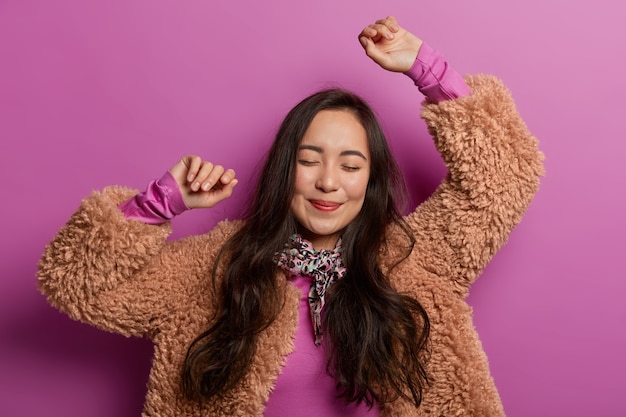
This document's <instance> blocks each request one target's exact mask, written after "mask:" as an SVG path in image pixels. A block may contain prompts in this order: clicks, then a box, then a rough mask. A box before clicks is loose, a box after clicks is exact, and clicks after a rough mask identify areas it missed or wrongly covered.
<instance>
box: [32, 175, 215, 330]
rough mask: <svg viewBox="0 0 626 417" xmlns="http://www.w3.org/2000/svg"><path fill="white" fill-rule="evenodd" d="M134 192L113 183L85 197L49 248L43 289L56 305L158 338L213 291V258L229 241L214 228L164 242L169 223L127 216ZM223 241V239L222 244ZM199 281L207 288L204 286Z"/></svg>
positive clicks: (83, 317)
mask: <svg viewBox="0 0 626 417" xmlns="http://www.w3.org/2000/svg"><path fill="white" fill-rule="evenodd" d="M135 193H136V192H135V191H132V190H129V189H126V188H122V187H108V188H105V189H104V190H103V191H102V192H94V193H93V194H92V195H91V196H89V197H87V198H86V199H84V200H83V201H82V203H81V205H80V207H79V209H78V210H77V211H76V213H74V215H73V216H72V217H71V218H70V220H69V221H68V222H67V224H66V225H65V226H64V227H63V228H61V230H60V231H59V232H58V233H57V235H56V236H55V237H54V239H53V240H52V241H51V242H50V243H49V244H48V245H47V246H46V248H45V250H44V253H43V255H42V257H41V259H40V262H39V269H38V278H39V282H38V284H39V288H40V290H41V291H42V293H43V294H44V295H46V296H47V298H48V301H49V302H50V304H52V305H53V306H54V307H56V308H58V309H59V310H61V311H63V312H65V313H66V314H68V315H69V316H70V317H72V318H74V319H76V320H80V321H83V322H86V323H90V324H93V325H95V326H97V327H99V328H102V329H104V330H108V331H112V332H116V333H121V334H123V335H127V336H131V335H135V336H148V337H154V336H155V334H156V333H157V332H158V331H159V330H160V329H162V328H163V326H166V325H168V323H176V320H172V318H173V317H174V316H176V315H177V314H179V315H184V311H180V310H181V306H186V305H187V302H186V301H184V300H188V299H190V297H189V293H190V292H194V291H197V292H198V293H201V294H203V296H201V295H199V294H198V295H196V296H195V297H194V298H195V299H196V300H198V302H203V303H210V301H209V300H205V299H204V298H206V297H207V296H209V292H210V291H208V289H210V288H207V287H210V286H207V282H210V273H211V271H210V269H209V268H208V266H209V265H210V263H209V262H208V261H207V259H211V258H214V257H215V256H216V253H217V251H218V250H219V248H220V247H221V243H223V239H222V238H221V236H220V233H219V230H220V228H219V227H217V228H216V230H217V231H216V232H215V233H210V234H206V235H201V236H191V237H188V238H185V239H181V240H178V241H172V242H166V239H167V237H168V236H169V234H170V233H171V227H170V224H169V223H164V224H161V225H148V224H145V223H143V222H140V221H137V220H128V219H126V218H125V217H124V215H123V213H122V212H121V211H120V210H119V208H118V205H119V204H120V203H121V202H123V201H126V200H128V199H129V198H130V197H132V196H133V195H134V194H135ZM218 241H219V242H218ZM199 286H203V288H202V291H200V290H199Z"/></svg>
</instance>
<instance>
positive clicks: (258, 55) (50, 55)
mask: <svg viewBox="0 0 626 417" xmlns="http://www.w3.org/2000/svg"><path fill="white" fill-rule="evenodd" d="M620 4H621V3H619V2H618V1H616V0H615V1H612V2H610V1H603V0H596V1H594V2H590V1H586V0H582V1H577V2H571V1H565V0H554V1H545V0H527V1H524V2H514V3H513V4H509V3H508V2H501V1H497V0H477V1H471V2H467V1H458V2H454V1H446V2H428V3H427V2H417V1H408V0H407V1H399V0H398V1H385V2H381V1H379V0H376V1H373V0H350V1H337V0H332V1H331V0H316V1H310V2H303V1H293V0H280V1H273V2H258V1H248V2H242V1H224V0H222V1H217V0H210V1H209V0H207V1H181V2H168V1H162V0H159V1H157V0H150V1H147V0H146V1H129V0H126V1H120V0H116V1H84V0H73V1H72V0H59V1H28V0H2V1H0V137H1V141H2V142H1V143H2V150H1V151H0V169H1V170H2V171H1V172H0V178H1V181H2V183H1V184H2V196H3V197H2V205H1V206H2V208H1V210H2V211H1V216H0V218H2V226H1V230H2V235H3V239H2V241H1V242H0V245H1V249H0V257H1V258H0V261H1V265H0V271H1V274H2V276H1V280H0V285H1V288H0V297H1V300H0V386H1V389H0V415H2V416H7V417H12V416H65V417H71V416H91V417H99V416H103V417H104V416H121V417H130V416H137V415H139V413H140V410H141V406H142V401H143V396H144V392H145V388H144V387H145V382H146V379H147V374H148V371H149V367H150V354H151V346H150V343H149V342H148V341H145V340H138V339H126V338H124V337H121V336H118V335H112V334H108V333H104V332H101V331H99V330H96V329H94V328H91V327H89V326H87V325H84V324H80V323H77V322H73V321H71V320H70V319H68V318H66V317H65V316H64V315H62V314H60V313H58V312H56V310H54V309H52V308H51V307H49V306H48V305H47V303H46V301H45V300H44V298H43V297H42V296H41V295H40V294H39V293H38V291H37V288H36V279H35V272H36V267H37V261H38V258H39V256H40V254H41V252H42V251H43V248H44V245H45V244H46V243H47V242H48V241H49V240H50V239H51V238H52V237H53V235H54V234H55V232H56V231H57V230H58V229H59V228H60V227H61V226H62V225H63V223H64V222H65V221H66V220H67V219H68V217H69V216H70V214H71V213H72V212H73V211H74V210H75V209H76V207H77V205H78V204H79V202H80V200H81V198H83V197H85V196H86V195H88V194H89V193H90V191H91V190H92V189H100V188H102V187H103V186H105V185H108V184H125V185H128V186H131V187H134V188H138V189H142V188H143V187H144V186H145V184H146V183H147V182H148V181H150V180H151V179H153V178H155V177H158V176H160V175H161V174H162V173H163V172H164V171H165V170H166V169H168V168H169V167H170V166H171V165H173V164H174V163H175V162H176V160H177V159H178V158H179V157H180V156H182V155H183V154H185V153H198V154H202V155H203V156H205V157H206V158H207V159H211V160H214V161H216V162H219V163H222V164H225V165H228V166H231V167H233V168H235V169H236V170H237V171H238V174H239V177H240V180H241V183H240V185H239V186H238V188H237V190H236V195H235V196H233V198H231V199H230V200H228V201H227V202H226V203H224V204H222V205H221V206H218V207H217V208H215V209H213V210H211V211H194V212H192V213H187V214H185V215H183V216H182V217H180V218H177V219H176V220H175V221H174V227H175V230H176V236H177V237H179V236H183V235H187V234H190V233H200V232H203V231H206V230H208V229H209V228H210V227H211V226H212V225H213V224H214V223H215V221H216V220H218V219H221V218H223V217H236V216H237V215H238V209H237V208H238V207H239V206H240V205H241V204H242V202H243V201H244V200H245V197H246V195H247V194H248V191H249V190H250V187H251V181H250V178H251V177H253V175H254V173H255V169H256V168H257V161H258V160H259V159H260V157H261V156H262V154H263V152H264V151H265V149H266V148H267V146H268V143H269V142H270V141H271V138H272V134H273V132H274V131H275V129H276V127H277V124H278V123H279V122H280V120H281V118H282V117H283V115H284V114H285V113H286V112H287V111H288V109H289V108H291V107H292V106H293V105H294V104H295V103H296V102H297V101H298V100H300V99H301V98H303V97H304V96H306V95H308V94H309V93H311V92H313V91H315V90H317V89H319V88H322V87H327V86H332V85H338V86H342V87H345V88H349V89H352V90H354V91H356V92H357V93H360V94H361V95H363V96H364V97H365V98H367V99H368V100H369V101H370V102H371V104H372V105H373V106H374V107H375V109H376V110H377V112H378V113H379V115H380V117H381V119H382V121H383V123H384V126H385V129H386V131H387V133H388V135H389V138H390V141H391V142H392V146H393V149H394V151H395V152H396V155H397V157H398V159H399V162H400V163H401V165H402V167H403V169H404V171H405V173H406V175H407V177H408V180H409V181H410V183H411V184H412V185H413V190H414V193H413V198H414V200H415V202H419V201H421V200H423V199H424V198H425V197H427V196H428V194H429V193H430V192H432V190H433V189H434V188H435V187H436V185H437V184H438V182H439V181H440V179H441V178H442V176H443V175H444V173H445V170H444V168H443V165H442V163H441V160H440V158H439V156H438V155H437V153H436V152H435V150H434V149H433V146H432V142H431V140H430V138H429V137H428V135H427V132H426V130H425V126H424V123H423V122H422V121H421V120H420V119H418V118H417V112H418V111H419V102H420V101H421V96H420V95H419V93H418V91H417V90H416V89H415V88H414V87H412V84H411V82H410V80H408V79H407V78H405V77H403V76H401V75H396V74H391V73H387V72H385V71H382V70H380V69H379V68H378V67H377V66H376V65H374V64H373V63H371V62H370V61H369V60H368V59H367V58H366V57H365V55H364V53H363V52H362V50H361V48H360V46H359V44H358V43H357V39H356V36H357V34H358V32H359V31H360V30H361V28H362V27H363V26H365V25H366V24H368V23H370V22H371V21H373V20H375V19H377V18H380V17H384V16H386V15H389V14H393V15H395V16H396V17H398V18H399V20H400V22H401V23H402V24H404V25H405V26H406V27H407V28H408V29H409V30H411V31H414V32H415V33H416V34H417V35H418V36H420V37H422V38H423V39H425V40H426V41H428V42H429V43H430V44H431V45H432V46H433V47H435V48H437V49H439V50H440V51H442V53H443V54H444V56H445V57H446V58H447V59H448V60H449V61H450V62H451V63H452V64H453V66H454V67H455V68H456V69H457V70H458V71H460V72H462V73H479V72H482V73H493V74H496V75H498V76H499V77H501V78H502V79H503V80H504V81H505V83H506V84H507V85H508V86H509V87H510V89H511V90H512V92H513V95H514V97H515V99H516V101H517V103H518V107H519V111H520V113H521V114H522V116H523V118H524V120H525V121H526V122H527V124H528V126H529V128H530V129H531V130H532V131H533V132H534V133H535V134H536V135H537V136H538V137H539V139H540V140H541V147H542V149H543V150H544V152H545V153H546V156H547V159H546V168H547V176H546V177H545V179H544V180H543V182H542V188H541V191H540V193H539V194H538V196H537V198H536V199H535V200H534V202H533V204H532V205H531V207H530V209H529V211H528V213H527V215H526V217H525V219H524V221H523V222H522V224H521V225H520V226H519V227H518V228H517V229H516V230H515V231H514V233H513V234H512V236H511V239H510V241H509V244H508V245H507V246H506V247H505V248H504V249H502V250H501V251H500V252H499V253H498V255H497V256H496V257H495V259H494V260H493V262H492V263H491V264H490V265H489V266H488V268H487V269H486V271H485V273H484V275H483V277H482V278H481V279H480V280H479V281H478V283H477V284H476V285H475V286H474V287H473V289H472V293H471V298H470V301H471V304H472V305H473V306H474V310H475V321H476V326H477V328H478V331H479V332H480V335H481V339H482V341H483V344H484V348H485V350H486V351H487V353H488V355H489V358H490V363H491V367H492V372H493V375H494V378H495V381H496V384H497V385H498V387H499V389H500V392H501V395H502V399H503V402H504V406H505V409H506V411H507V413H508V415H509V416H535V417H537V416H570V417H571V416H603V417H607V416H618V415H625V413H626V396H624V394H623V390H624V388H625V387H626V378H625V373H626V359H625V357H624V353H625V352H626V335H625V333H626V332H624V330H625V329H624V327H625V323H626V303H625V302H624V298H625V292H626V291H625V289H626V284H625V279H624V278H626V273H625V272H624V266H623V260H624V257H625V255H626V253H625V250H624V247H625V245H624V232H626V227H625V226H626V222H625V220H624V214H625V211H626V210H625V208H626V191H625V190H626V187H625V185H626V181H625V174H624V168H623V165H622V164H623V160H624V155H625V151H626V145H624V141H625V140H626V131H625V128H624V119H625V118H626V109H625V105H624V97H625V96H626V85H625V82H624V76H623V75H622V73H623V68H624V59H625V57H626V53H625V52H626V47H625V45H626V35H625V32H624V29H623V13H620V10H619V9H621V7H622V6H620ZM620 16H621V17H620Z"/></svg>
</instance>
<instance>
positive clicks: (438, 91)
mask: <svg viewBox="0 0 626 417" xmlns="http://www.w3.org/2000/svg"><path fill="white" fill-rule="evenodd" d="M405 74H406V75H407V76H409V77H410V78H411V79H412V80H413V81H414V82H415V85H416V86H417V87H418V88H419V90H420V91H421V92H422V94H424V95H425V96H426V97H427V98H428V99H429V100H430V101H432V102H435V103H439V102H441V101H444V100H451V99H455V98H459V97H464V96H469V95H470V94H471V91H470V89H469V87H468V86H467V84H466V83H465V80H463V77H462V76H461V74H459V73H458V72H456V71H455V70H453V69H452V68H451V67H450V66H449V65H448V63H447V62H446V61H445V60H444V59H443V57H442V56H441V54H439V52H438V51H436V50H435V49H433V48H431V47H430V46H429V45H427V44H426V43H423V44H422V47H421V48H420V50H419V53H418V54H417V58H416V59H415V63H414V64H413V66H412V67H411V69H410V70H408V71H407V72H405Z"/></svg>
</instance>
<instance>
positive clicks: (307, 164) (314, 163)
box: [298, 159, 319, 167]
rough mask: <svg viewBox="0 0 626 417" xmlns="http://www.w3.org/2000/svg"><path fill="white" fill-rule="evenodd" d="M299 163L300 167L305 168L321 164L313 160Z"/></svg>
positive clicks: (302, 160)
mask: <svg viewBox="0 0 626 417" xmlns="http://www.w3.org/2000/svg"><path fill="white" fill-rule="evenodd" d="M298 163H299V164H300V165H304V166H305V167H310V166H314V165H317V164H318V163H319V162H317V161H311V160H308V159H298Z"/></svg>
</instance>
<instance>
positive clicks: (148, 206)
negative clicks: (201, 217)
mask: <svg viewBox="0 0 626 417" xmlns="http://www.w3.org/2000/svg"><path fill="white" fill-rule="evenodd" d="M119 208H120V210H121V211H122V213H124V216H126V218H127V219H133V220H139V221H141V222H144V223H147V224H159V223H164V222H166V221H168V220H171V219H172V218H173V217H174V216H176V215H178V214H180V213H182V212H184V211H185V210H189V207H187V205H186V204H185V201H184V200H183V196H182V194H181V193H180V189H179V188H178V184H177V183H176V180H175V179H174V177H173V176H172V174H171V173H170V172H169V171H167V172H166V173H165V174H164V175H163V176H162V177H161V178H160V179H158V180H154V181H151V182H150V183H149V184H148V187H147V188H146V191H144V192H142V193H139V194H137V195H136V196H134V197H133V198H131V199H130V200H128V201H126V202H124V203H122V204H120V206H119Z"/></svg>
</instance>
